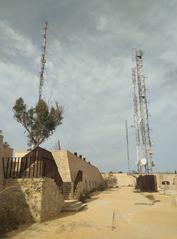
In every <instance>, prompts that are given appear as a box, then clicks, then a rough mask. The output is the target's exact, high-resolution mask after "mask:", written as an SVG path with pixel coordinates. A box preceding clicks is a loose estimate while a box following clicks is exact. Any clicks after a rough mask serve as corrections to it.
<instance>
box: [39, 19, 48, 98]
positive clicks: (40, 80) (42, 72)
mask: <svg viewBox="0 0 177 239" xmlns="http://www.w3.org/2000/svg"><path fill="white" fill-rule="evenodd" d="M47 28H48V23H47V22H45V26H44V34H43V37H44V40H43V46H42V54H41V71H40V78H39V100H41V98H42V87H43V84H44V70H45V63H46V56H45V55H46V45H47Z"/></svg>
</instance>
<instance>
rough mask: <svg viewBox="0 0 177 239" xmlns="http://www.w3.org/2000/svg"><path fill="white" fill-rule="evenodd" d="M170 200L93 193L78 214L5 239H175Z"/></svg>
mask: <svg viewBox="0 0 177 239" xmlns="http://www.w3.org/2000/svg"><path fill="white" fill-rule="evenodd" d="M172 197H174V196H167V195H161V194H160V193H137V192H134V189H133V188H117V189H113V190H107V191H104V192H100V193H95V194H94V195H93V196H92V198H91V199H89V200H88V203H87V207H86V208H85V209H84V210H82V211H80V212H77V213H62V214H61V215H60V217H59V218H57V219H54V220H51V221H47V222H44V223H41V224H39V223H36V224H33V225H28V226H21V227H20V228H19V229H18V230H16V231H13V232H11V233H9V234H8V235H7V237H6V238H11V239H34V238H35V239H108V238H109V239H114V238H115V239H118V238H120V239H147V238H148V239H150V238H152V239H163V238H164V239H177V206H174V204H173V203H172V201H173V198H172ZM153 202H154V203H153Z"/></svg>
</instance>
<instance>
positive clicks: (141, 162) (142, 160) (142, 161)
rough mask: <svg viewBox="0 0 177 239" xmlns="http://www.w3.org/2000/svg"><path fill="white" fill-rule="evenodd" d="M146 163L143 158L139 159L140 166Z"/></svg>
mask: <svg viewBox="0 0 177 239" xmlns="http://www.w3.org/2000/svg"><path fill="white" fill-rule="evenodd" d="M146 163H147V160H146V159H145V158H144V159H141V160H140V164H141V165H142V166H145V165H146Z"/></svg>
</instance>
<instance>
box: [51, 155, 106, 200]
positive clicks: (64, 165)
mask: <svg viewBox="0 0 177 239" xmlns="http://www.w3.org/2000/svg"><path fill="white" fill-rule="evenodd" d="M52 154H53V157H54V159H55V161H56V164H57V166H58V170H59V173H60V175H61V177H62V180H63V193H64V197H65V199H73V198H76V199H78V198H79V197H80V195H81V194H82V193H87V192H89V191H92V190H94V189H98V188H99V187H100V186H101V185H103V184H104V180H103V177H102V175H101V173H100V172H99V170H98V168H96V167H95V166H94V165H92V164H91V163H90V162H87V161H86V160H85V159H84V158H82V157H81V155H80V157H78V156H77V155H76V154H72V153H71V152H69V151H67V150H56V151H53V152H52Z"/></svg>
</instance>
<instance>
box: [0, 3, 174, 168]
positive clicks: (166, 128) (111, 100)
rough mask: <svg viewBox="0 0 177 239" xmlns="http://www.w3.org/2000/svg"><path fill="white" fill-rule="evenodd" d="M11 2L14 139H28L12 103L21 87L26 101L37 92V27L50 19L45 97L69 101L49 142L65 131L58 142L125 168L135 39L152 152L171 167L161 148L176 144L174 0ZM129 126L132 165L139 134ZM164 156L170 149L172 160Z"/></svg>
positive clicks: (7, 15)
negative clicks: (147, 101) (144, 79)
mask: <svg viewBox="0 0 177 239" xmlns="http://www.w3.org/2000/svg"><path fill="white" fill-rule="evenodd" d="M7 2H8V1H7ZM7 2H4V3H3V5H2V7H1V9H0V14H1V21H0V30H1V32H2V34H1V36H0V44H1V46H2V47H1V50H0V53H1V63H0V81H1V94H0V102H1V111H0V115H1V119H2V121H1V128H2V130H3V131H4V134H5V137H6V138H7V140H8V141H9V143H10V144H11V145H12V146H13V147H14V148H17V149H20V148H21V149H23V148H25V147H26V137H25V135H24V134H23V133H24V131H23V128H22V127H21V126H20V125H18V124H17V123H16V122H15V121H14V119H13V118H12V112H11V107H12V105H13V103H14V101H15V99H16V98H17V97H19V96H23V97H24V98H25V101H26V102H27V104H28V105H29V106H31V105H33V104H34V103H35V102H36V99H37V94H38V83H39V82H38V71H39V67H40V65H39V58H40V54H41V41H42V38H41V35H40V33H41V28H42V26H43V22H44V21H45V20H48V22H49V30H48V45H47V64H46V66H47V69H46V72H45V82H44V88H43V97H44V98H45V99H46V100H47V101H49V102H50V103H51V104H52V103H53V102H54V101H55V100H58V101H59V103H60V104H62V105H63V106H64V120H63V124H62V125H61V126H60V127H59V128H58V129H57V131H56V133H55V134H54V135H53V136H52V137H51V139H49V140H48V141H46V143H45V144H44V146H45V147H47V148H49V149H51V148H52V146H53V145H54V143H55V141H57V139H58V138H59V139H60V140H61V145H62V147H65V148H68V149H69V150H71V151H78V152H79V153H81V154H84V155H85V156H86V157H87V158H88V160H90V161H92V162H93V163H95V164H96V165H97V166H99V167H100V169H101V170H113V169H116V170H122V169H127V162H126V145H125V119H128V122H129V125H132V124H133V102H132V85H131V84H132V82H131V67H132V52H133V50H132V49H133V48H139V47H141V48H143V50H144V52H145V55H144V72H145V75H146V76H148V78H147V88H148V89H149V90H148V96H149V99H150V102H151V104H150V107H149V109H150V114H151V115H152V118H151V126H152V129H153V131H152V134H153V140H154V141H155V146H154V152H155V162H156V164H157V165H158V170H167V169H171V170H172V169H173V168H174V167H175V165H176V164H175V160H174V158H175V155H176V149H174V147H171V149H172V150H171V151H170V150H167V151H166V152H164V148H166V147H167V145H165V143H166V142H168V145H173V144H174V142H175V137H176V133H177V132H176V131H177V129H176V128H177V127H176V113H175V112H176V103H175V102H176V96H177V95H176V63H175V62H176V57H177V51H176V50H175V48H176V42H177V34H176V30H175V27H176V24H175V23H176V20H177V16H176V12H175V9H176V6H177V3H176V1H174V0H171V1H170V2H168V3H167V2H166V1H152V0H150V1H148V2H147V1H140V0H136V1H130V0H125V1H116V0H110V1H106V0H101V1H97V0H91V1H87V2H86V1H80V0H77V1H69V0H66V1H65V2H61V1H54V0H53V1H50V3H49V1H47V0H46V1H38V2H30V3H26V4H24V1H21V0H18V1H16V2H17V3H18V4H17V5H14V3H12V2H11V5H9V4H8V3H7ZM49 5H50V7H49ZM26 9H28V11H26ZM24 12H25V13H24ZM157 13H158V14H157ZM24 15H25V16H24ZM24 19H25V21H24ZM11 86H13V89H11ZM7 120H8V124H7V123H6V122H7ZM129 131H130V132H129V133H130V144H131V145H130V149H131V161H132V162H131V164H132V165H134V162H135V158H136V156H135V137H134V131H133V130H132V129H129ZM17 135H20V137H19V139H18V140H17V139H16V137H17ZM164 145H165V146H164ZM162 152H163V154H162ZM167 157H170V158H172V161H171V162H170V164H169V165H168V167H167V164H166V163H165V158H167ZM161 162H162V163H161ZM133 167H135V166H133Z"/></svg>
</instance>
